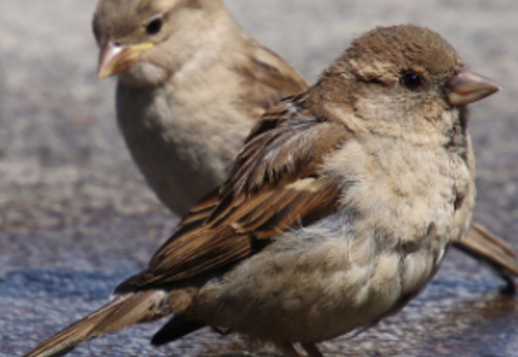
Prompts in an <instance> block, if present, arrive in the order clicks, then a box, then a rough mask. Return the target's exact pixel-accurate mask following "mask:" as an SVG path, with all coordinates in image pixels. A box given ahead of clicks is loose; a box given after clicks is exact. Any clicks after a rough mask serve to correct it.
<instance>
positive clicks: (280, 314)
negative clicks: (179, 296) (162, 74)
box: [194, 212, 440, 343]
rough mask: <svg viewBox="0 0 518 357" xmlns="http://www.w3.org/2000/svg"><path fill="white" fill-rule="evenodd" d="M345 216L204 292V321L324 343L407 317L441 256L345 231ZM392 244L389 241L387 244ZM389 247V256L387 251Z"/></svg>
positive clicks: (255, 334) (296, 234)
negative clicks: (403, 312) (406, 309)
mask: <svg viewBox="0 0 518 357" xmlns="http://www.w3.org/2000/svg"><path fill="white" fill-rule="evenodd" d="M344 214H345V215H347V213H344V212H338V213H337V214H335V215H333V216H331V217H328V218H327V219H325V220H323V221H322V222H320V223H319V224H318V225H314V226H310V227H307V228H301V229H299V230H296V231H291V232H285V233H283V234H281V235H280V236H279V237H277V240H276V242H274V243H272V244H271V245H270V246H269V247H267V248H266V249H265V250H264V251H263V252H261V253H259V254H257V255H255V256H253V257H252V258H250V259H249V260H247V261H245V262H243V263H241V264H239V265H237V266H236V267H235V268H233V269H232V270H231V271H230V272H228V273H227V274H226V275H224V276H223V277H220V278H217V279H213V280H212V281H210V282H209V283H208V284H207V285H205V286H204V287H203V288H202V289H201V290H200V293H199V294H198V297H197V301H196V302H195V304H194V305H195V306H203V309H199V308H195V311H196V313H197V315H198V317H200V318H202V319H203V320H204V321H206V322H208V323H209V324H211V325H214V326H221V327H228V328H231V329H232V330H235V331H237V332H242V333H245V334H247V335H249V336H250V337H252V338H255V339H259V340H268V341H274V342H286V341H289V342H308V343H312V342H319V341H323V340H326V339H330V338H333V337H336V336H339V335H342V334H345V333H348V332H351V331H353V330H355V329H358V328H362V327H365V326H369V325H370V324H372V323H373V322H376V321H378V320H379V319H380V318H382V317H384V316H386V315H388V314H391V313H393V312H396V311H399V310H400V309H401V307H402V306H404V305H405V304H406V303H407V302H408V300H409V297H413V296H415V295H416V294H417V293H418V292H419V291H420V290H421V289H422V288H423V287H424V286H425V284H426V283H427V282H428V281H429V280H430V279H431V278H432V276H433V274H434V272H435V271H436V266H437V264H438V263H439V260H438V259H437V258H438V257H439V255H440V254H439V252H432V251H430V250H428V249H424V248H423V249H415V250H414V251H412V252H411V253H410V254H405V249H404V248H403V247H402V246H401V244H399V243H398V242H397V240H394V242H393V244H391V245H386V244H380V243H379V240H383V239H384V238H386V239H390V238H389V237H375V236H373V235H354V234H353V232H352V230H351V229H350V227H338V226H339V222H343V221H344V219H343V216H344ZM386 239H385V240H386ZM380 249H381V250H380Z"/></svg>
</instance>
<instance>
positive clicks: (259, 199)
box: [116, 95, 349, 293]
mask: <svg viewBox="0 0 518 357" xmlns="http://www.w3.org/2000/svg"><path fill="white" fill-rule="evenodd" d="M292 100H293V101H294V103H293V102H286V103H284V104H283V105H281V106H279V107H278V108H277V109H276V110H275V111H272V112H270V113H269V114H267V115H266V116H265V117H264V119H263V120H262V121H261V122H260V123H259V124H258V125H257V126H256V128H255V129H254V130H253V132H252V134H251V136H250V137H249V138H248V140H247V144H246V145H245V147H244V148H243V149H242V151H241V152H240V153H239V154H238V156H237V157H236V160H235V161H234V164H233V168H232V170H231V175H230V177H231V178H230V179H229V180H228V181H227V182H226V183H225V184H223V185H222V186H221V187H220V188H219V190H217V191H215V192H213V193H212V194H210V195H208V196H207V197H206V198H205V199H203V200H202V201H200V203H198V204H197V205H196V206H195V207H193V209H192V210H191V211H190V213H189V214H188V215H187V216H186V217H185V218H184V219H183V220H182V222H181V223H180V225H179V227H178V229H177V231H176V232H175V234H174V235H173V236H172V237H171V238H170V239H169V240H168V241H167V242H166V243H165V244H164V245H163V246H162V247H161V248H160V249H159V250H158V252H157V253H156V254H155V256H154V257H153V259H152V260H151V262H150V264H149V267H148V269H147V270H145V271H144V272H142V273H141V274H138V275H136V276H134V277H132V278H130V279H129V280H127V281H126V282H124V283H122V284H121V285H120V286H119V287H118V288H117V290H116V292H117V293H122V292H127V291H133V290H139V289H142V288H149V287H152V286H158V285H164V284H170V283H175V282H179V281H181V280H184V279H188V278H193V277H196V276H199V275H202V274H204V273H208V272H210V271H213V270H215V269H218V268H222V267H225V266H227V265H229V264H232V263H235V262H237V261H239V260H241V259H243V258H245V257H247V256H250V255H252V254H254V253H256V252H257V251H259V250H261V249H262V248H263V247H264V246H266V245H267V244H268V243H269V242H270V240H271V239H272V238H273V237H275V236H276V235H278V234H279V233H281V232H283V231H284V230H286V229H288V228H290V227H293V226H296V225H307V224H311V223H312V222H314V221H316V220H318V219H319V218H321V217H324V216H326V215H329V214H331V213H334V212H335V211H336V210H337V208H338V207H337V206H338V202H337V201H338V197H339V195H337V190H338V187H337V185H336V184H335V182H334V181H332V180H331V179H329V178H327V177H326V176H325V175H324V174H323V172H322V169H321V163H322V161H323V159H324V158H325V156H326V155H327V154H329V153H332V152H334V151H335V150H337V149H338V148H339V147H340V146H341V145H342V143H343V142H344V140H346V138H347V137H348V135H349V134H348V131H347V130H346V128H345V127H344V126H343V125H342V124H339V123H336V122H328V121H320V120H318V119H317V118H315V117H313V116H311V115H310V113H307V112H306V110H305V108H304V106H305V97H304V95H300V96H299V97H298V98H292Z"/></svg>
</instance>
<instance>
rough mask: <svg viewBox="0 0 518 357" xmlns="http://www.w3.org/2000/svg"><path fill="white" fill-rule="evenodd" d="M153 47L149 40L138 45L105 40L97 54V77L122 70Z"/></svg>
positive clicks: (103, 76) (137, 60) (110, 74)
mask: <svg viewBox="0 0 518 357" xmlns="http://www.w3.org/2000/svg"><path fill="white" fill-rule="evenodd" d="M152 47H153V44H152V43H150V42H145V43H141V44H138V45H118V44H114V43H113V42H110V41H108V42H106V44H105V45H104V46H103V48H102V49H101V53H100V54H99V64H98V67H97V78H99V79H101V78H106V77H109V76H112V75H114V74H117V73H120V72H123V71H125V70H127V69H128V68H130V67H131V66H133V65H134V64H135V63H137V62H139V61H140V60H141V56H142V53H143V52H144V51H146V50H149V49H150V48H152Z"/></svg>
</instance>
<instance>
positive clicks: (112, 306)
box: [24, 290, 171, 357]
mask: <svg viewBox="0 0 518 357" xmlns="http://www.w3.org/2000/svg"><path fill="white" fill-rule="evenodd" d="M167 297H168V294H167V292H165V291H163V290H148V291H141V292H136V293H129V294H126V295H121V296H118V297H117V298H116V299H115V300H114V301H112V302H110V303H109V304H107V305H105V306H103V307H102V308H100V309H99V310H97V311H95V312H93V313H91V314H90V315H88V316H86V317H85V318H83V319H81V320H79V321H78V322H76V323H74V324H72V325H71V326H69V327H67V328H66V329H64V330H63V331H61V332H59V333H58V334H56V335H54V336H53V337H51V338H49V339H48V340H47V341H45V342H43V343H41V344H40V345H39V346H37V347H36V348H34V349H33V350H32V351H30V352H28V353H27V354H25V355H24V357H59V356H63V355H65V354H66V353H68V352H70V351H72V350H73V349H74V348H76V347H77V346H79V345H81V344H83V343H85V342H87V341H89V340H91V339H93V338H95V337H98V336H102V335H105V334H108V333H111V332H115V331H117V330H120V329H122V328H125V327H129V326H131V325H134V324H137V323H141V322H148V321H152V320H156V319H158V318H161V317H164V316H166V315H169V314H170V313H171V311H170V310H169V309H168V308H167V307H166V306H167V304H166V302H167Z"/></svg>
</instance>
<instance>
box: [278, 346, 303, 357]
mask: <svg viewBox="0 0 518 357" xmlns="http://www.w3.org/2000/svg"><path fill="white" fill-rule="evenodd" d="M276 346H277V348H278V349H279V350H281V352H282V354H283V355H284V357H300V355H299V353H298V352H297V351H296V350H295V348H294V347H293V345H292V344H291V343H289V342H285V343H277V344H276Z"/></svg>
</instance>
